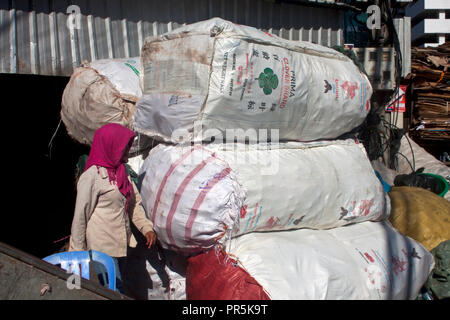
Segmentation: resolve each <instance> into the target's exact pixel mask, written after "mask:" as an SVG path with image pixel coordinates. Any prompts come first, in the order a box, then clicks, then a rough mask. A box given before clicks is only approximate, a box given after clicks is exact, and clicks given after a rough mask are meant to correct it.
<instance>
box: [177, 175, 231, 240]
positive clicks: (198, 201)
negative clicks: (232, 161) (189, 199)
mask: <svg viewBox="0 0 450 320" xmlns="http://www.w3.org/2000/svg"><path fill="white" fill-rule="evenodd" d="M230 172H231V168H225V169H223V170H222V171H221V172H220V173H219V175H218V176H216V177H214V179H213V180H211V181H209V182H208V184H207V186H206V188H205V189H202V191H201V192H200V194H199V195H198V197H197V199H195V202H194V205H193V206H192V209H191V214H190V215H189V218H188V221H187V224H186V232H185V235H184V239H185V240H187V239H190V238H191V234H192V226H193V224H194V221H195V218H196V217H197V213H198V209H199V208H200V206H201V205H202V203H203V200H205V197H206V195H207V194H208V192H209V191H210V190H211V189H212V188H213V187H214V186H215V185H216V184H217V183H218V182H219V181H220V180H222V179H223V178H225V177H226V176H228V175H229V174H230Z"/></svg>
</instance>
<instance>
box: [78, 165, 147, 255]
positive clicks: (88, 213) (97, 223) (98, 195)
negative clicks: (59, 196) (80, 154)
mask: <svg viewBox="0 0 450 320" xmlns="http://www.w3.org/2000/svg"><path fill="white" fill-rule="evenodd" d="M128 179H130V178H129V177H128ZM130 181H131V180H130ZM131 184H132V185H133V188H134V198H133V199H132V200H131V201H130V206H129V214H125V204H126V198H125V196H124V195H123V194H122V193H121V192H120V191H119V189H118V188H117V186H116V185H115V184H110V182H109V178H108V172H107V170H106V169H105V168H103V167H99V169H98V170H97V167H96V166H92V167H90V168H89V169H88V170H86V171H85V172H84V173H83V174H82V175H81V176H80V179H79V181H78V185H77V200H76V203H75V213H74V217H73V222H72V234H71V237H70V247H69V251H84V250H97V251H101V252H104V253H106V254H108V255H110V256H112V257H124V256H126V255H127V246H135V244H136V240H135V239H134V237H133V236H132V233H131V229H130V218H131V221H132V222H133V223H134V225H135V226H136V228H137V229H138V230H139V231H140V232H141V233H142V234H144V235H145V234H146V233H147V232H149V231H153V223H152V222H151V221H150V220H148V219H147V217H146V216H145V212H144V209H143V207H142V205H141V196H140V194H139V192H138V190H137V188H136V186H135V185H134V183H131Z"/></svg>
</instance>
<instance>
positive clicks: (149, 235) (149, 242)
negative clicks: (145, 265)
mask: <svg viewBox="0 0 450 320" xmlns="http://www.w3.org/2000/svg"><path fill="white" fill-rule="evenodd" d="M145 239H147V242H146V243H145V245H147V248H149V249H150V247H151V246H152V245H153V244H155V242H156V234H155V233H154V232H153V231H149V232H147V233H146V234H145Z"/></svg>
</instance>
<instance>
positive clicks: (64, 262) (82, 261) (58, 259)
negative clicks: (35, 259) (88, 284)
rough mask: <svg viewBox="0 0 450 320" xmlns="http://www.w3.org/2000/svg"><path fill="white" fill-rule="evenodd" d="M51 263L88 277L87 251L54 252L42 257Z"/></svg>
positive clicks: (88, 260) (88, 259)
mask: <svg viewBox="0 0 450 320" xmlns="http://www.w3.org/2000/svg"><path fill="white" fill-rule="evenodd" d="M42 260H44V261H47V262H49V263H51V264H53V265H60V266H61V268H62V269H64V270H67V271H68V272H70V273H73V274H76V275H79V276H81V277H83V278H85V279H89V262H90V261H91V257H90V255H89V251H72V252H61V253H55V254H53V255H51V256H48V257H45V258H44V259H42Z"/></svg>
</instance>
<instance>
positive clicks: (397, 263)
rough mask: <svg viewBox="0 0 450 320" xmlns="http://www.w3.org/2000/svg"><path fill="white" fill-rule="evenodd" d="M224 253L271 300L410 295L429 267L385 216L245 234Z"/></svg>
mask: <svg viewBox="0 0 450 320" xmlns="http://www.w3.org/2000/svg"><path fill="white" fill-rule="evenodd" d="M229 253H230V255H231V257H232V258H233V259H237V260H238V263H239V265H240V266H241V267H242V268H244V269H245V270H247V271H248V273H249V274H250V275H251V276H252V277H253V278H255V280H256V281H257V282H258V283H259V284H260V285H262V286H263V288H264V289H265V291H266V292H267V293H268V295H269V296H270V298H271V299H274V300H278V299H292V300H294V299H296V300H309V299H311V300H319V299H320V300H323V299H327V300H336V299H352V300H354V299H372V300H385V299H395V300H398V299H415V298H416V297H417V295H418V293H419V291H420V289H421V288H422V286H423V284H424V283H425V281H426V280H427V277H428V275H429V274H430V272H431V270H432V269H433V267H434V259H433V256H432V255H431V254H430V253H429V252H428V251H427V250H426V249H425V248H424V247H423V246H422V245H421V244H420V243H419V242H417V241H414V240H413V239H411V238H408V237H406V236H404V235H402V234H400V233H399V232H398V231H397V230H395V229H394V228H392V227H391V226H390V225H389V223H388V222H387V221H383V222H363V223H359V224H353V225H349V226H345V227H341V228H335V229H331V230H308V229H302V230H295V231H287V232H271V233H270V234H263V233H251V234H246V235H243V236H241V237H238V238H235V239H232V241H231V249H230V251H229Z"/></svg>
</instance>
